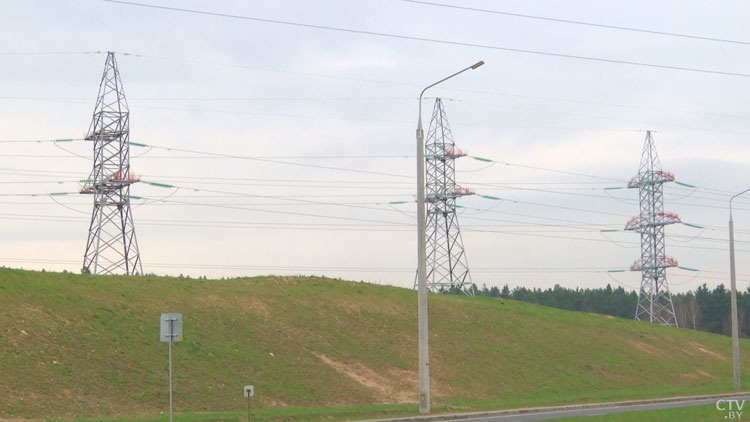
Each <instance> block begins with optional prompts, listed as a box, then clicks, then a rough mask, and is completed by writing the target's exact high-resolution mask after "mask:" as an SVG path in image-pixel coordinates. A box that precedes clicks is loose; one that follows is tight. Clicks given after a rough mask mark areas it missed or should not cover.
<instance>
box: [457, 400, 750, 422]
mask: <svg viewBox="0 0 750 422" xmlns="http://www.w3.org/2000/svg"><path fill="white" fill-rule="evenodd" d="M732 398H735V397H732ZM736 398H737V399H738V400H742V399H745V400H748V401H750V395H748V396H739V397H736ZM716 400H717V399H703V400H690V401H681V402H670V403H652V404H641V405H629V406H613V407H600V408H594V409H580V410H559V411H552V412H541V413H531V414H524V415H506V416H490V417H478V418H460V419H444V420H446V421H465V422H511V421H512V422H521V421H545V420H549V419H562V418H572V417H582V416H587V417H594V416H601V415H609V414H612V413H625V412H638V411H641V410H660V409H673V408H677V407H691V406H703V405H713V404H715V403H716ZM725 413H726V412H724V413H722V412H719V411H718V410H717V411H716V420H720V419H721V418H722V417H723V416H724V414H725ZM592 420H595V419H592Z"/></svg>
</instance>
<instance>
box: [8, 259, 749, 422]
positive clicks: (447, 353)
mask: <svg viewBox="0 0 750 422" xmlns="http://www.w3.org/2000/svg"><path fill="white" fill-rule="evenodd" d="M162 312H180V313H182V314H183V315H184V334H185V339H184V341H183V342H182V343H179V344H176V345H175V348H174V370H175V408H176V409H178V410H182V411H185V410H190V411H192V412H237V414H238V415H240V414H242V413H241V412H243V410H244V406H245V399H244V398H243V397H242V386H243V385H246V384H254V385H255V389H256V392H257V393H256V397H255V398H254V399H253V407H254V408H255V409H259V412H260V413H265V414H267V415H270V416H269V417H278V416H279V415H280V413H279V410H278V408H279V407H290V408H291V407H297V408H304V407H310V406H328V407H331V408H332V409H334V410H332V413H336V414H339V418H342V419H347V418H349V419H351V418H352V417H354V416H353V415H356V414H363V415H364V414H373V413H377V412H380V411H390V412H391V414H393V413H405V412H413V411H414V410H416V406H415V405H414V403H416V395H417V394H416V393H417V387H416V378H417V377H416V371H415V367H416V360H417V354H416V350H417V344H416V326H417V325H416V322H417V321H416V316H417V312H416V292H414V291H411V290H407V289H401V288H395V287H383V286H376V285H371V284H366V283H353V282H344V281H337V280H330V279H323V278H318V277H256V278H242V279H232V280H196V279H179V278H166V277H124V276H112V277H103V276H83V275H74V274H59V273H40V272H31V271H22V270H11V269H4V268H3V269H0V418H14V417H81V416H88V417H98V416H101V417H104V416H107V417H113V416H117V415H154V414H158V413H159V412H160V411H163V410H164V409H165V407H166V406H165V404H166V402H167V388H166V379H167V346H166V344H164V343H159V342H158V326H159V314H160V313H162ZM430 330H431V331H430V336H431V338H430V341H431V367H432V388H433V400H434V402H435V404H436V407H437V408H439V409H444V410H453V411H457V410H461V409H467V410H476V409H485V408H503V407H520V406H530V405H546V404H558V403H570V402H582V401H607V400H616V399H630V398H641V397H653V396H663V395H677V394H693V393H695V394H698V393H710V392H724V391H729V390H730V385H731V359H730V356H731V341H730V339H729V338H726V337H721V336H716V335H711V334H707V333H702V332H696V331H691V330H686V329H676V328H667V327H661V326H655V325H651V324H646V323H641V322H635V321H630V320H625V319H617V318H611V317H606V316H602V315H593V314H585V313H576V312H567V311H561V310H557V309H553V308H547V307H543V306H537V305H532V304H527V303H520V302H514V301H511V300H499V299H492V298H471V297H459V296H446V295H431V296H430ZM742 346H743V349H744V350H749V349H750V348H749V347H748V346H750V344H748V343H747V342H745V341H743V343H742ZM743 357H744V362H743V367H744V368H750V359H748V358H750V355H749V354H748V353H747V351H746V352H745V353H744V354H743ZM747 375H748V373H745V376H747ZM379 403H380V404H384V403H392V404H397V403H409V404H408V405H403V404H402V405H395V406H371V405H372V404H379ZM341 407H344V408H345V409H350V410H351V412H349V413H347V412H346V411H342V410H341ZM264 409H265V410H264ZM357 409H359V410H357ZM306 411H307V410H299V409H297V410H290V411H289V412H291V413H290V415H291V414H293V413H294V412H302V413H304V412H306ZM313 413H314V412H313Z"/></svg>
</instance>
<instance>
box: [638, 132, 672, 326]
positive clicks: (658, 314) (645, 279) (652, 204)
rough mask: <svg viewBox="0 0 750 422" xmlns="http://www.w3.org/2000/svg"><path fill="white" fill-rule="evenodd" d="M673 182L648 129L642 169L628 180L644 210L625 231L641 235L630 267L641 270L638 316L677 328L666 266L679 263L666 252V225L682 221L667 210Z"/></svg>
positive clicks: (642, 319)
mask: <svg viewBox="0 0 750 422" xmlns="http://www.w3.org/2000/svg"><path fill="white" fill-rule="evenodd" d="M673 181H674V175H673V174H672V173H668V172H666V171H662V169H661V164H660V163H659V156H658V155H657V154H656V146H655V145H654V138H653V136H652V135H651V131H647V132H646V143H645V145H644V146H643V155H642V156H641V165H640V169H639V171H638V174H637V175H636V176H635V177H634V178H633V179H631V180H630V182H629V183H628V187H629V188H638V197H639V199H640V203H641V213H640V215H638V216H637V217H633V218H631V219H630V221H628V223H627V224H626V225H625V230H630V231H634V232H637V233H640V235H641V258H640V259H639V260H637V261H635V262H634V263H633V265H632V266H631V267H630V270H631V271H640V272H641V289H640V291H639V292H638V306H637V307H636V310H635V319H636V320H640V321H648V322H652V323H655V324H661V325H671V326H675V327H676V326H677V318H675V313H674V304H673V303H672V296H671V295H670V294H669V286H668V285H667V268H670V267H676V266H677V265H678V264H677V260H675V259H674V258H671V257H668V256H667V255H666V252H665V246H664V226H666V225H668V224H674V223H679V222H681V221H680V217H679V216H678V215H677V214H675V213H670V212H664V196H663V185H664V183H666V182H673Z"/></svg>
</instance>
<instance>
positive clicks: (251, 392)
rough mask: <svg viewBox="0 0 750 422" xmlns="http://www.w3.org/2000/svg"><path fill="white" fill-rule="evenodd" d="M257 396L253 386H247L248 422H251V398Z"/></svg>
mask: <svg viewBox="0 0 750 422" xmlns="http://www.w3.org/2000/svg"><path fill="white" fill-rule="evenodd" d="M254 395H255V389H254V388H253V386H252V385H246V386H245V397H247V422H250V397H252V396H254Z"/></svg>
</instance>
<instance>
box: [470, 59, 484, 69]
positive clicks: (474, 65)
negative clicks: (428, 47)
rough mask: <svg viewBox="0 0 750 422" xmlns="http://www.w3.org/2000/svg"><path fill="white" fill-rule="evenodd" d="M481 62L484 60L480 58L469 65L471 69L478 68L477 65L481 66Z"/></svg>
mask: <svg viewBox="0 0 750 422" xmlns="http://www.w3.org/2000/svg"><path fill="white" fill-rule="evenodd" d="M483 64H484V60H480V61H478V62H476V63H474V64H473V65H471V69H472V70H474V69H476V68H478V67H479V66H481V65H483Z"/></svg>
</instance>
